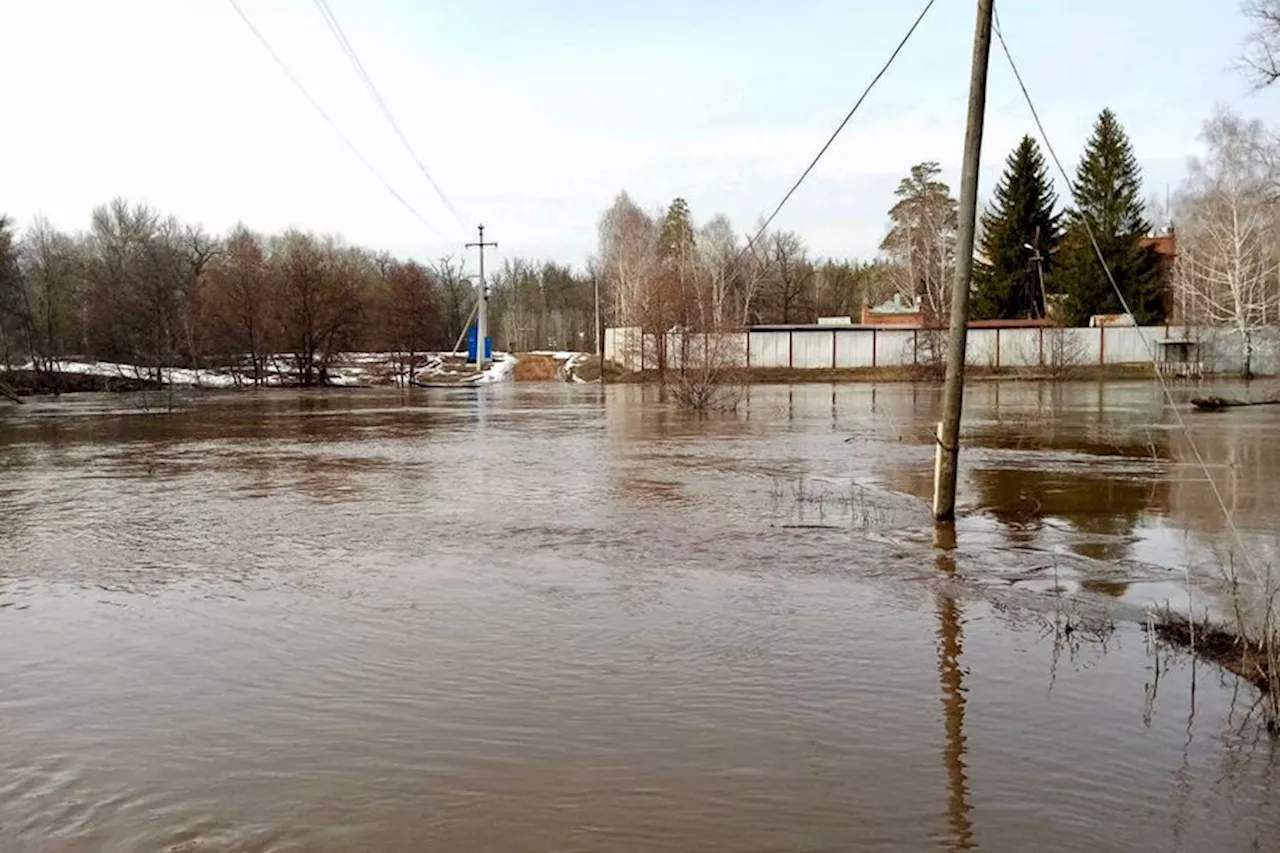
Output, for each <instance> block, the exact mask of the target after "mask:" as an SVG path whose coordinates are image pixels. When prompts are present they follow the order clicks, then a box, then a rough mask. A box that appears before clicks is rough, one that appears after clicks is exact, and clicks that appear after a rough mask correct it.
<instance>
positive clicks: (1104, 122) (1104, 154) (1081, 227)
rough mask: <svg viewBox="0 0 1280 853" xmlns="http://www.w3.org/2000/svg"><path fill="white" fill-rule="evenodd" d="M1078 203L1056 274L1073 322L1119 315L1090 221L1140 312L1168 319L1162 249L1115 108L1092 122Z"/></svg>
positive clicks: (1144, 319) (1141, 316)
mask: <svg viewBox="0 0 1280 853" xmlns="http://www.w3.org/2000/svg"><path fill="white" fill-rule="evenodd" d="M1075 184H1076V206H1075V207H1074V208H1072V209H1071V210H1069V211H1068V212H1067V233H1066V235H1065V236H1064V238H1063V241H1062V249H1061V251H1060V252H1059V257H1058V269H1057V272H1056V273H1055V275H1054V277H1053V282H1054V291H1055V292H1057V293H1060V294H1061V295H1062V297H1063V310H1064V313H1065V318H1064V319H1066V320H1067V322H1069V323H1071V324H1074V325H1084V324H1086V323H1088V321H1089V318H1090V317H1091V316H1093V315H1094V314H1118V313H1120V312H1122V311H1123V310H1124V308H1123V306H1122V305H1121V304H1120V299H1119V298H1118V297H1117V295H1116V293H1115V288H1113V287H1112V286H1111V281H1110V280H1109V279H1108V278H1107V273H1106V271H1105V270H1104V269H1103V267H1102V264H1101V263H1099V260H1098V257H1097V252H1095V250H1094V247H1093V243H1092V242H1091V241H1090V239H1089V233H1088V230H1087V228H1086V223H1088V226H1089V227H1090V228H1092V230H1093V234H1094V237H1096V238H1097V241H1098V248H1099V249H1101V251H1102V256H1103V258H1104V259H1105V260H1106V263H1107V267H1109V268H1110V270H1111V274H1112V276H1113V277H1114V278H1115V281H1116V284H1117V285H1118V286H1119V288H1120V291H1121V292H1122V293H1123V294H1124V297H1125V300H1126V301H1127V302H1128V303H1129V307H1130V309H1131V310H1132V311H1133V314H1134V318H1135V319H1136V320H1137V321H1138V322H1139V323H1142V324H1148V323H1158V322H1160V321H1161V320H1163V319H1164V304H1163V303H1164V294H1163V283H1162V281H1161V275H1160V264H1159V256H1158V255H1157V254H1156V252H1155V250H1154V249H1153V248H1151V247H1149V246H1144V245H1143V240H1144V238H1145V237H1146V236H1147V233H1148V231H1149V230H1150V226H1149V225H1148V223H1147V221H1146V218H1145V217H1144V216H1143V207H1144V206H1143V202H1142V176H1141V172H1140V170H1139V168H1138V161H1137V158H1136V157H1134V154H1133V146H1132V145H1131V144H1130V143H1129V138H1128V137H1127V136H1126V135H1125V132H1124V129H1123V128H1122V127H1121V126H1120V123H1119V122H1118V121H1117V120H1116V117H1115V114H1114V113H1112V112H1111V110H1103V112H1102V115H1100V116H1099V117H1098V121H1097V123H1096V124H1095V125H1094V129H1093V137H1092V138H1091V139H1090V140H1089V143H1088V145H1087V146H1085V152H1084V157H1083V159H1082V160H1081V161H1080V166H1079V168H1078V169H1077V170H1076V181H1075Z"/></svg>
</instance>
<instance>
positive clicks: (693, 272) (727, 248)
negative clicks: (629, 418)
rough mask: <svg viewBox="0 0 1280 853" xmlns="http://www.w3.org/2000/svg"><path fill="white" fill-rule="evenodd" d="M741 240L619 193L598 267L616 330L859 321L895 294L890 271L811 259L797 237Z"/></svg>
mask: <svg viewBox="0 0 1280 853" xmlns="http://www.w3.org/2000/svg"><path fill="white" fill-rule="evenodd" d="M757 232H758V233H757V234H755V235H752V236H751V237H748V236H747V235H742V236H739V235H738V233H737V232H736V231H735V230H734V228H733V225H732V223H731V222H730V220H729V219H728V217H726V216H724V215H723V214H717V215H715V216H713V217H711V218H710V219H709V220H708V221H707V222H706V223H704V224H702V225H701V226H697V225H695V223H694V220H693V216H692V213H691V212H690V210H689V206H688V204H687V202H685V200H684V199H682V198H677V199H675V200H674V201H673V202H672V203H671V204H670V206H669V207H668V208H667V209H666V210H665V211H662V210H658V211H654V212H652V213H650V212H646V211H645V210H643V209H641V208H640V206H639V205H637V204H636V203H635V202H634V201H633V200H632V199H631V197H630V196H629V195H628V194H627V193H626V192H622V193H620V194H619V195H618V196H617V198H616V199H615V200H614V202H613V205H612V206H611V207H610V208H609V209H608V210H607V211H605V213H604V215H603V216H602V217H601V219H600V225H599V248H598V253H597V256H596V258H595V260H594V261H593V265H594V268H595V269H596V270H597V272H598V274H599V275H600V276H601V277H602V278H603V280H604V281H605V282H606V285H607V287H606V292H607V293H608V296H609V300H610V304H609V316H610V317H611V318H612V321H613V323H614V324H616V325H619V326H631V327H644V328H645V329H646V330H650V331H657V330H668V329H671V328H675V327H680V328H687V329H697V330H714V329H727V328H743V327H745V326H752V325H760V324H787V323H812V322H814V320H815V318H817V317H820V316H853V317H855V319H856V316H857V315H858V314H859V313H860V311H861V308H862V306H863V305H864V304H868V303H875V302H878V301H881V300H883V299H885V298H887V297H888V296H889V295H890V294H891V293H892V292H893V289H894V283H893V280H892V275H891V272H892V271H891V269H890V267H889V266H888V265H887V264H885V263H884V262H882V261H879V260H877V261H872V262H859V261H850V260H839V259H832V258H826V259H823V258H819V257H816V256H814V255H813V254H812V253H811V252H810V251H809V249H808V247H807V246H806V245H805V242H804V240H803V238H801V237H800V236H799V235H798V234H796V233H795V232H792V231H770V232H765V231H761V230H760V229H757Z"/></svg>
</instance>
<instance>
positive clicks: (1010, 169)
mask: <svg viewBox="0 0 1280 853" xmlns="http://www.w3.org/2000/svg"><path fill="white" fill-rule="evenodd" d="M1057 201H1058V199H1057V196H1056V195H1055V194H1054V192H1053V185H1052V183H1051V181H1050V180H1049V170H1048V168H1047V167H1046V166H1045V161H1044V157H1043V156H1042V155H1041V153H1040V147H1039V146H1038V145H1037V144H1036V141H1035V140H1034V139H1032V138H1031V137H1030V136H1025V137H1023V139H1022V142H1021V143H1019V144H1018V147H1017V148H1015V149H1014V150H1013V153H1011V154H1010V155H1009V159H1008V160H1007V161H1006V166H1005V173H1004V176H1003V177H1002V178H1001V179H1000V183H999V184H997V185H996V190H995V201H994V202H993V204H992V206H991V208H990V209H989V210H988V211H987V212H986V213H984V214H983V216H982V244H981V245H982V262H981V263H980V264H979V265H978V268H977V269H976V270H975V275H974V279H975V281H974V283H975V286H976V289H975V292H974V308H973V310H974V317H976V318H978V319H1002V320H1015V319H1022V318H1026V317H1043V316H1045V305H1044V288H1043V286H1042V284H1043V283H1042V281H1041V277H1040V276H1041V272H1042V269H1041V267H1042V268H1043V272H1044V274H1046V275H1048V274H1051V273H1052V269H1053V263H1054V253H1055V252H1056V250H1057V246H1058V240H1059V238H1060V236H1061V226H1060V216H1059V214H1056V213H1054V207H1055V206H1056V204H1057ZM1028 247H1030V248H1028ZM1037 256H1038V257H1039V259H1040V261H1039V263H1037Z"/></svg>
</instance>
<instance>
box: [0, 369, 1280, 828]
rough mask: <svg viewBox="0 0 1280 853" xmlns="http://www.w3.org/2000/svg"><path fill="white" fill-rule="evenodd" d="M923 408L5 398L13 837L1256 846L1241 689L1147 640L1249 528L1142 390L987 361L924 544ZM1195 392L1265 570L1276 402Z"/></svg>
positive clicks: (640, 398)
mask: <svg viewBox="0 0 1280 853" xmlns="http://www.w3.org/2000/svg"><path fill="white" fill-rule="evenodd" d="M1214 390H1215V391H1217V392H1219V393H1224V394H1226V395H1230V396H1238V395H1240V394H1241V393H1244V392H1243V391H1242V389H1240V388H1231V387H1225V386H1224V387H1217V388H1215V389H1214ZM1196 392H1197V393H1201V392H1203V389H1197V391H1196ZM1175 393H1176V394H1179V395H1182V397H1189V396H1191V394H1192V391H1191V389H1176V390H1175ZM938 396H939V394H938V391H937V389H936V388H932V387H928V386H911V385H881V386H879V387H873V386H863V385H847V386H838V387H834V388H833V387H831V386H819V385H814V386H795V387H756V388H752V389H751V391H750V398H749V400H748V401H747V403H746V405H745V406H744V408H743V409H742V411H740V412H739V413H737V414H735V415H719V416H711V417H697V416H691V415H686V414H683V413H680V412H677V411H674V410H672V409H671V408H670V407H668V406H665V405H664V404H663V403H661V402H660V401H659V400H657V399H656V396H655V393H654V391H653V389H642V388H634V387H616V388H607V389H604V390H603V391H602V390H601V389H598V388H591V387H582V386H579V387H573V386H564V385H543V386H532V385H513V386H505V387H492V388H487V389H483V390H481V391H449V390H442V391H436V390H429V391H423V392H421V393H415V395H414V396H412V397H410V398H409V399H408V401H407V403H406V404H404V405H402V401H401V399H400V398H399V397H398V396H397V395H396V394H395V393H394V392H386V393H373V392H333V393H321V394H308V393H295V392H289V391H276V392H269V393H262V394H252V393H244V394H230V393H226V394H209V395H189V396H187V397H185V398H184V399H183V400H182V401H181V403H182V408H181V411H179V412H176V413H174V414H165V415H157V414H147V413H145V412H144V411H143V409H142V407H141V405H139V403H138V401H137V400H136V398H130V397H123V396H105V395H84V396H69V397H64V398H62V399H60V400H56V401H55V400H38V401H33V402H32V403H31V404H30V405H28V406H25V407H23V408H21V409H19V408H16V407H6V408H0V850H4V851H23V852H24V851H77V853H78V851H183V853H191V852H192V851H228V850H230V851H286V850H289V851H293V850H297V851H399V850H443V851H458V850H486V851H487V850H512V851H553V850H554V851H638V850H653V851H686V850H707V851H826V850H830V851H837V850H839V851H845V850H883V851H917V850H929V849H940V850H971V849H972V850H978V849H981V850H1024V849H1037V850H1064V851H1066V850H1071V851H1075V850H1079V851H1095V850H1187V851H1200V850H1216V851H1230V850H1274V849H1277V848H1280V834H1278V833H1280V791H1277V782H1280V766H1278V762H1277V761H1276V758H1277V754H1276V745H1275V744H1274V743H1273V742H1272V740H1271V739H1270V738H1268V737H1267V736H1266V734H1265V732H1264V731H1263V728H1262V721H1261V717H1260V715H1259V713H1258V711H1257V710H1256V709H1255V708H1253V707H1252V706H1253V705H1254V701H1255V699H1256V698H1257V697H1256V693H1254V692H1253V691H1252V688H1250V687H1248V686H1247V685H1241V684H1237V683H1236V681H1235V679H1234V678H1232V677H1230V676H1227V675H1224V674H1223V673H1222V672H1221V671H1219V670H1217V669H1215V668H1213V667H1212V666H1208V665H1205V664H1200V665H1197V666H1194V667H1193V666H1192V665H1191V663H1190V662H1189V661H1188V660H1187V659H1186V658H1183V657H1176V656H1170V655H1168V654H1163V655H1160V656H1157V655H1154V654H1153V653H1152V652H1151V650H1150V649H1149V648H1148V645H1147V642H1146V638H1145V636H1144V633H1143V631H1142V628H1141V624H1142V615H1141V614H1142V611H1143V608H1144V607H1145V606H1147V605H1148V604H1149V603H1150V602H1153V601H1166V600H1167V601H1170V602H1172V603H1174V604H1175V606H1186V604H1187V603H1188V601H1189V602H1190V604H1191V606H1192V607H1193V608H1195V609H1196V610H1201V609H1211V610H1215V611H1220V610H1221V609H1222V608H1223V607H1224V606H1225V599H1224V597H1223V583H1222V581H1221V577H1220V576H1221V566H1222V565H1224V560H1227V561H1229V560H1231V559H1233V558H1234V551H1233V549H1235V548H1236V547H1237V546H1236V545H1235V544H1234V541H1235V540H1234V538H1233V537H1230V536H1228V535H1227V532H1226V531H1225V528H1224V523H1223V519H1222V516H1221V514H1220V512H1219V510H1218V508H1217V506H1216V502H1215V499H1214V498H1213V496H1212V494H1211V492H1210V490H1209V489H1208V487H1207V484H1206V482H1205V480H1204V477H1203V473H1202V470H1201V469H1200V468H1199V466H1198V465H1196V464H1192V463H1193V461H1194V460H1193V457H1192V455H1191V451H1190V448H1189V445H1188V444H1187V442H1186V440H1185V438H1184V437H1183V436H1182V435H1181V434H1180V432H1179V431H1178V430H1177V428H1176V426H1175V424H1174V422H1173V417H1172V413H1171V411H1170V410H1169V409H1168V408H1167V407H1165V406H1163V405H1162V403H1161V398H1160V396H1159V393H1158V391H1157V390H1156V389H1155V388H1154V387H1153V386H1151V385H1150V384H1147V383H1132V384H1107V385H1098V384H1088V383H1086V384H1079V385H1058V386H1051V385H1036V384H1018V385H1014V384H1003V385H994V384H984V385H976V386H974V387H973V388H972V389H971V390H970V392H969V398H968V402H969V411H968V415H967V430H966V441H967V445H966V452H965V456H964V469H963V472H962V483H961V494H962V496H963V499H964V507H963V517H962V519H961V521H960V523H959V525H958V528H957V532H956V543H957V544H956V548H955V549H954V550H947V549H939V548H935V547H934V546H935V543H934V541H933V534H932V528H931V525H930V524H929V520H928V519H929V514H928V507H927V503H926V500H925V498H927V496H928V493H929V476H930V471H931V463H932V456H931V454H932V447H931V444H930V441H929V435H930V429H931V426H930V425H931V423H932V421H933V420H934V419H935V418H936V416H937V402H938ZM1188 420H1189V422H1190V425H1191V428H1192V430H1193V435H1194V436H1195V439H1196V446H1197V447H1198V448H1199V449H1200V452H1201V453H1202V454H1203V456H1204V458H1205V461H1206V464H1207V465H1208V468H1209V470H1210V472H1211V473H1212V474H1213V476H1214V477H1215V478H1216V479H1217V481H1218V482H1219V483H1220V485H1221V487H1222V490H1223V493H1224V495H1225V497H1226V499H1227V500H1228V501H1229V503H1230V504H1231V509H1232V512H1233V517H1234V519H1235V522H1236V524H1237V525H1238V527H1239V529H1240V537H1241V538H1242V539H1243V540H1244V542H1245V546H1246V547H1247V548H1248V549H1249V550H1250V552H1251V554H1252V555H1253V556H1254V557H1255V558H1256V559H1258V560H1260V561H1272V563H1273V564H1274V562H1275V560H1276V556H1277V554H1276V545H1275V541H1276V538H1275V537H1276V530H1275V528H1276V526H1277V521H1278V520H1280V500H1278V499H1277V497H1276V494H1277V490H1276V488H1275V484H1276V481H1277V480H1280V419H1277V418H1276V415H1275V413H1274V412H1272V411H1270V410H1265V409H1259V410H1240V411H1235V412H1230V413H1226V414H1222V415H1213V416H1203V415H1202V416H1195V417H1192V416H1190V415H1189V416H1188ZM944 544H945V543H944ZM1067 626H1070V628H1069V629H1068V627H1067ZM1193 687H1194V691H1193Z"/></svg>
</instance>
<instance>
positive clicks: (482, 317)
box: [466, 225, 498, 370]
mask: <svg viewBox="0 0 1280 853" xmlns="http://www.w3.org/2000/svg"><path fill="white" fill-rule="evenodd" d="M466 247H467V248H468V249H476V248H478V249H479V250H480V297H479V300H478V301H477V303H476V305H477V309H476V367H477V368H478V369H480V370H484V362H485V358H484V341H485V338H487V337H488V336H489V285H488V284H486V283H485V280H484V250H485V249H486V248H490V249H496V248H498V244H497V243H486V242H485V241H484V226H483V225H481V226H480V242H478V243H467V244H466Z"/></svg>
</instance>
